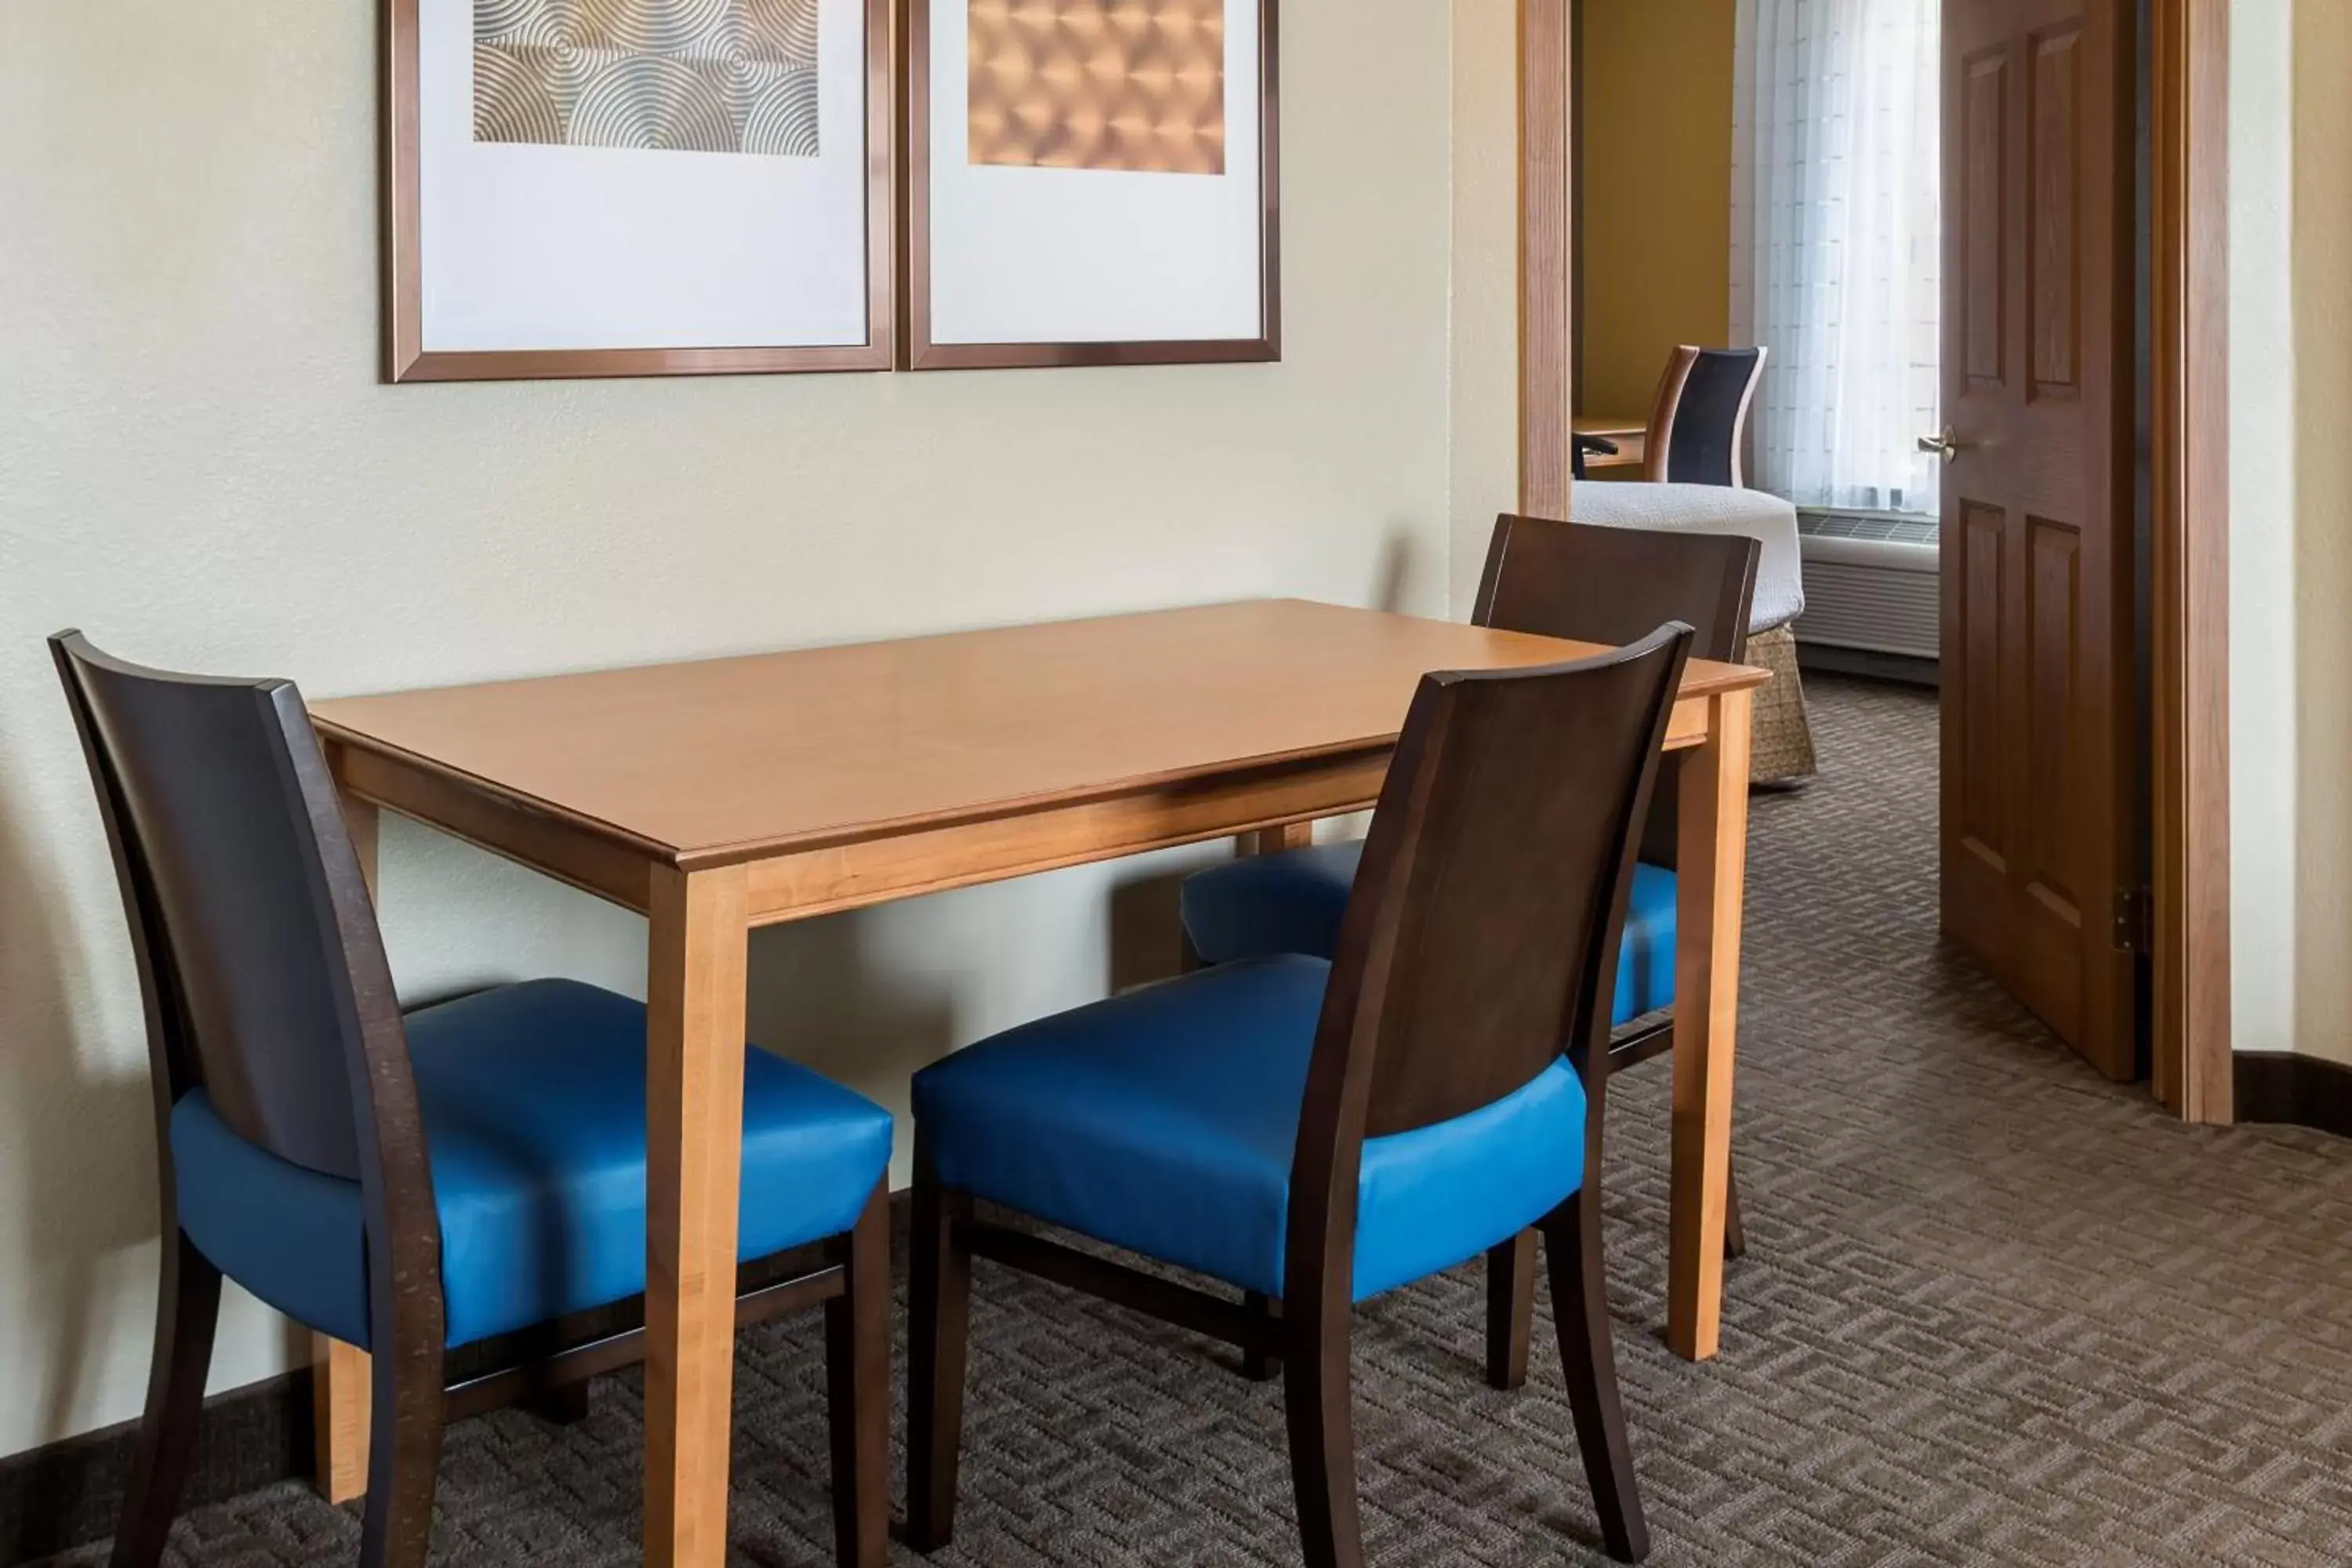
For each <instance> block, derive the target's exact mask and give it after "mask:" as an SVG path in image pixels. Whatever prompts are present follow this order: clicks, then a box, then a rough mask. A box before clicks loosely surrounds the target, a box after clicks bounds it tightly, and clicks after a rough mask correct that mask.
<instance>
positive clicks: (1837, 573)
mask: <svg viewBox="0 0 2352 1568" xmlns="http://www.w3.org/2000/svg"><path fill="white" fill-rule="evenodd" d="M1940 529H1941V525H1940V524H1939V522H1938V521H1937V519H1935V518H1932V517H1889V516H1870V515H1867V514H1864V515H1855V514H1852V513H1843V512H1801V513H1799V514H1798V517H1797V544H1798V548H1799V550H1800V551H1801V553H1802V555H1803V558H1804V563H1805V613H1804V614H1803V615H1802V616H1800V617H1798V620H1797V623H1796V632H1797V640H1798V641H1799V642H1800V643H1810V644H1812V645H1814V646H1816V647H1835V648H1851V649H1854V650H1857V651H1860V652H1864V653H1881V654H1895V655H1898V656H1900V657H1903V658H1928V659H1932V658H1935V657H1936V654H1937V644H1938V640H1939V638H1938V628H1939V627H1940V626H1941V625H1942V616H1943V594H1942V590H1941V588H1940V587H1939V585H1938V579H1937V563H1938V557H1939V555H1940V552H1941V546H1940V544H1939V543H1938V539H1939V535H1940Z"/></svg>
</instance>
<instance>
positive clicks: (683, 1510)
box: [645, 866, 750, 1568]
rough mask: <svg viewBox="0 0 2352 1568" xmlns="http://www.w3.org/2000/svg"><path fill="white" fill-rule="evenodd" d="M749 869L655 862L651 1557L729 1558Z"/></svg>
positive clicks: (649, 1255)
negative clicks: (662, 866)
mask: <svg viewBox="0 0 2352 1568" xmlns="http://www.w3.org/2000/svg"><path fill="white" fill-rule="evenodd" d="M746 887H747V884H746V879H745V876H744V872H743V868H741V867H740V866H733V867H727V868H721V869H719V870H714V871H698V872H693V873H684V872H677V871H667V870H656V872H655V874H654V884H653V897H652V900H651V901H652V906H653V909H652V920H651V930H650V933H649V937H648V947H647V960H648V963H647V974H646V1542H645V1547H646V1551H645V1561H646V1564H647V1568H717V1565H718V1564H719V1563H723V1562H724V1561H725V1560H726V1556H727V1447H728V1437H729V1428H730V1420H731V1417H732V1415H733V1411H734V1397H733V1396H734V1375H735V1240H736V1237H735V1229H736V1206H737V1204H738V1202H739V1196H738V1192H739V1181H740V1173H741V1167H742V1159H743V1008H744V984H745V980H744V963H745V949H746V947H747V945H748V942H749V935H750V925H749V920H748V917H747V912H746V901H745V900H746Z"/></svg>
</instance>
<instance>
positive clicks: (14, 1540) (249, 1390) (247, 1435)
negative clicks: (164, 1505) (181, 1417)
mask: <svg viewBox="0 0 2352 1568" xmlns="http://www.w3.org/2000/svg"><path fill="white" fill-rule="evenodd" d="M310 1429H311V1428H310V1368H308V1367H302V1368H299V1369H298V1370H296V1371H294V1372H289V1373H282V1374H281V1375H279V1376H277V1377H273V1378H269V1379H268V1380H267V1381H265V1382H261V1383H257V1384H248V1385H247V1386H246V1387H244V1388H238V1389H232V1390H230V1391H229V1392H227V1393H226V1394H215V1395H214V1396H213V1397H212V1398H211V1399H208V1400H206V1401H205V1414H204V1425H203V1426H202V1428H201V1429H200V1432H199V1436H197V1439H196V1455H195V1460H194V1463H193V1464H192V1465H190V1467H189V1469H188V1485H187V1489H186V1490H185V1491H184V1492H183V1493H182V1494H181V1495H182V1499H183V1502H182V1506H183V1507H185V1508H198V1507H201V1506H203V1505H205V1504H206V1503H215V1502H226V1501H227V1500H229V1499H231V1498H234V1497H242V1496H243V1495H245V1494H246V1493H247V1492H249V1491H252V1490H254V1489H257V1488H260V1487H266V1486H268V1485H271V1484H272V1483H274V1482H277V1481H282V1480H285V1479H288V1478H289V1477H292V1476H301V1475H308V1474H309V1473H310V1463H311V1460H310ZM138 1439H139V1423H138V1422H137V1421H135V1420H134V1421H125V1422H122V1423H121V1424H120V1425H119V1426H108V1427H104V1428H102V1429H100V1430H99V1431H96V1432H85V1433H83V1434H82V1435H81V1436H78V1437H68V1438H67V1439H66V1440H65V1441H63V1442H61V1443H51V1444H49V1445H48V1446H47V1447H41V1448H34V1449H31V1450H30V1451H28V1452H26V1453H22V1454H17V1455H15V1456H13V1457H12V1458H5V1459H0V1564H15V1563H37V1562H39V1561H40V1560H41V1559H42V1558H45V1557H53V1556H55V1555H56V1554H57V1553H58V1552H69V1551H71V1550H72V1549H73V1548H75V1547H77V1546H87V1545H88V1544H89V1543H90V1542H93V1541H103V1540H105V1539H106V1538H107V1537H108V1536H110V1535H112V1534H113V1533H114V1521H115V1519H116V1517H117V1516H118V1515H120V1514H121V1511H122V1494H123V1490H124V1489H125V1488H126V1486H127V1485H128V1484H129V1482H130V1479H131V1455H132V1453H133V1451H134V1450H135V1449H136V1447H137V1445H138Z"/></svg>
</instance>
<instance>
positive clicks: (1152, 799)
mask: <svg viewBox="0 0 2352 1568" xmlns="http://www.w3.org/2000/svg"><path fill="white" fill-rule="evenodd" d="M1713 718H1714V715H1713V714H1712V712H1711V711H1710V699H1708V698H1706V697H1691V698H1685V699H1684V700H1681V701H1679V702H1677V703H1676V704H1675V710H1674V714H1673V717H1672V718H1671V720H1670V721H1669V722H1668V725H1667V732H1666V745H1667V747H1668V749H1670V750H1677V751H1678V750H1682V749H1685V748H1686V747H1690V746H1695V745H1697V744H1699V743H1700V742H1703V741H1704V740H1706V736H1707V733H1708V731H1709V729H1710V727H1711V724H1712V722H1713ZM1390 754H1391V753H1390V752H1389V750H1388V749H1387V748H1385V747H1383V748H1380V749H1377V750H1372V751H1363V752H1347V753H1341V754H1338V755H1332V756H1324V757H1309V758H1303V759H1297V760H1293V761H1286V762H1281V763H1267V764H1264V765H1260V766H1255V767H1247V768H1240V769H1235V770H1234V771H1232V772H1229V773H1219V774H1211V775H1208V776H1206V777H1202V778H1198V779H1193V780H1191V781H1187V782H1183V783H1179V784H1168V785H1163V786H1160V787H1159V788H1155V789H1147V790H1141V791H1138V792H1136V793H1133V794H1129V795H1114V796H1110V797H1108V798H1106V799H1097V800H1088V801H1079V802H1075V803H1072V804H1070V805H1057V806H1051V807H1047V808H1044V809H1041V810H1031V811H1021V812H1014V813H1010V814H1007V815H1005V816H994V817H987V818H983V819H982V820H979V821H974V822H962V823H956V824H952V825H950V826H941V827H931V828H919V829H916V830H913V831H910V832H903V833H895V834H890V835H888V836H887V837H876V838H866V839H859V840H856V841H855V842H851V843H846V844H834V845H825V846H822V847H816V848H811V849H800V850H793V851H788V852H785V853H783V854H779V855H772V856H768V857H765V858H746V860H747V864H748V868H749V878H750V900H749V910H748V912H749V915H750V918H751V923H752V924H753V925H755V926H759V925H776V924H780V923H782V922H783V921H795V920H805V919H808V918H810V917H812V916H814V915H823V914H834V913H838V912H840V911H842V910H855V909H863V908H865V907H866V906H868V905H871V904H878V903H887V902H889V901H891V900H897V899H906V898H913V897H916V896H919V895H920V894H924V893H935V892H943V891H945V890H947V889H951V888H968V887H971V886H974V885H976V884H978V883H982V882H995V881H1003V880H1006V879H1011V878H1014V877H1024V876H1028V875H1031V874H1032V873H1034V872H1039V871H1052V870H1057V869H1060V868H1063V867H1066V866H1078V865H1085V864H1087V863H1090V862H1094V861H1099V860H1112V859H1117V858H1120V857H1123V856H1128V855H1137V854H1141V853H1144V852H1145V851H1148V850H1152V849H1166V848H1171V847H1176V846H1178V845H1183V844H1197V843H1201V842H1202V841H1205V840H1208V839H1212V838H1221V837H1227V836H1229V835H1232V834H1237V833H1247V832H1250V831H1252V830H1254V829H1256V828H1262V827H1276V826H1282V825H1285V824H1287V823H1298V822H1312V821H1314V820H1316V819H1318V818H1320V817H1326V816H1341V815H1344V814H1346V813H1348V812H1353V811H1363V810H1366V809H1368V808H1370V806H1371V805H1373V804H1374V803H1375V802H1376V801H1377V800H1378V799H1379V798H1380V793H1381V782H1382V780H1383V779H1384V778H1385V777H1386V775H1387V773H1388V764H1389V757H1390ZM328 755H329V759H330V762H331V765H332V767H333V769H334V773H335V776H336V781H337V783H338V784H341V787H342V788H343V789H344V790H345V791H346V792H348V793H349V794H351V795H356V796H358V797H359V798H360V799H362V800H366V801H372V802H373V803H374V804H375V805H380V806H382V807H383V808H384V809H385V810H387V811H391V812H395V813H397V814H399V815H400V816H406V817H410V818H412V819H414V820H415V821H418V822H422V823H424V824H425V825H426V826H431V827H435V828H437V829H439V830H440V831H442V832H444V833H447V834H449V835H451V836H452V837H457V838H461V839H464V840H465V841H466V842H467V843H469V844H472V845H474V846H476V847H479V848H483V849H487V850H488V851H490V852H491V853H492V854H495V855H499V856H503V857H504V858H507V859H509V860H513V861H515V862H517V863H519V864H520V865H523V866H526V867H529V868H531V869H533V870H536V871H539V872H541V873H542V874H544V875H546V876H549V877H552V878H554V879H556V880H558V881H561V882H565V883H568V884H570V885H571V886H572V887H575V888H578V889H581V890H583V892H589V893H593V894H594V895H596V896H597V897H598V898H600V899H604V900H609V901H610V902H613V903H615V904H618V905H620V906H621V907H622V908H624V909H627V910H635V911H636V912H638V913H639V914H643V913H645V912H646V910H648V909H649V908H650V899H651V894H650V891H649V889H650V880H649V879H650V878H651V876H652V874H653V872H654V869H655V868H656V866H658V865H662V864H665V863H667V858H668V852H667V851H666V850H664V849H663V848H661V847H658V846H655V845H651V844H642V843H638V842H635V841H634V840H631V839H628V838H625V837H617V836H615V835H614V833H613V831H612V830H610V829H605V828H600V827H597V826H590V825H588V824H585V823H582V822H579V821H576V820H573V819H572V818H569V817H566V816H559V815H557V814H555V813H553V812H550V811H546V810H543V809H540V808H537V807H534V806H532V805H528V804H525V803H522V802H518V801H517V800H515V799H514V798H513V797H512V796H510V795H505V794H502V793H500V792H499V791H497V790H495V789H492V788H490V787H488V786H487V785H484V784H478V783H475V782H473V781H470V780H468V779H466V778H464V777H462V776H460V775H457V774H452V773H444V772H442V771H440V770H438V769H436V768H434V767H432V766H430V765H428V764H425V763H417V762H414V761H411V760H409V759H406V758H404V757H399V756H394V755H391V754H387V753H384V752H373V751H369V750H366V749H363V748H362V747H360V746H356V745H352V744H350V743H348V742H342V741H340V740H331V741H330V743H329V746H328ZM728 860H729V858H726V857H721V856H709V857H703V858H701V861H700V862H689V863H688V864H687V865H685V866H684V867H682V868H683V869H687V870H697V869H701V868H703V865H702V863H703V862H707V863H708V864H711V865H718V864H726V863H728Z"/></svg>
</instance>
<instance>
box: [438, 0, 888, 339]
mask: <svg viewBox="0 0 2352 1568" xmlns="http://www.w3.org/2000/svg"><path fill="white" fill-rule="evenodd" d="M820 5H821V9H820V11H819V13H818V30H817V63H818V74H817V82H818V91H817V105H818V106H817V114H818V137H819V145H820V147H821V148H822V151H821V152H820V153H819V155H818V156H816V157H814V158H791V157H771V156H764V155H755V154H748V153H670V152H643V151H638V150H635V149H629V148H604V147H538V146H525V145H519V144H513V143H502V142H476V141H475V140H474V5H473V0H422V3H421V4H420V5H419V7H418V18H417V20H418V39H417V43H418V48H417V57H418V70H417V122H418V131H417V141H418V163H417V193H418V219H417V221H418V229H419V240H420V250H421V260H422V280H423V284H424V296H425V298H424V310H423V315H422V318H421V324H422V327H423V331H424V346H425V351H426V352H427V353H457V352H465V351H468V350H487V351H496V350H508V349H627V348H663V349H669V348H777V347H790V348H801V347H835V346H856V345H859V344H863V343H865V342H868V341H869V334H870V331H871V328H870V326H869V323H868V321H867V320H866V305H867V294H866V289H867V272H866V6H865V0H820Z"/></svg>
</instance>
